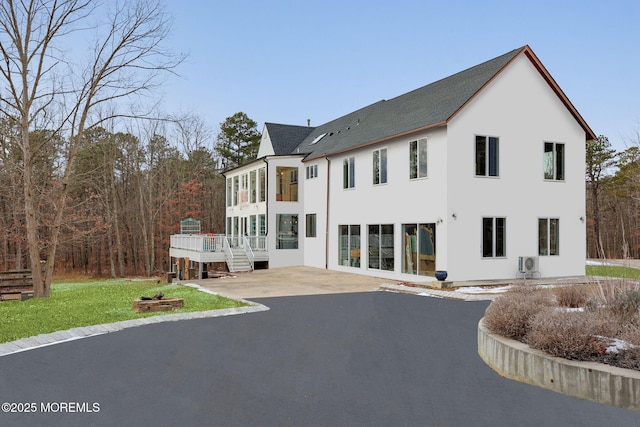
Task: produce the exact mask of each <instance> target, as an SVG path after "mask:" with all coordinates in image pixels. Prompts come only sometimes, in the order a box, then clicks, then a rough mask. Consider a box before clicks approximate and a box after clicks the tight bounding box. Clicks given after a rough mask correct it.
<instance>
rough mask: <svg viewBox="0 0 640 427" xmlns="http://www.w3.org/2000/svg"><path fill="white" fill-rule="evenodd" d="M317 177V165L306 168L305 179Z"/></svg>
mask: <svg viewBox="0 0 640 427" xmlns="http://www.w3.org/2000/svg"><path fill="white" fill-rule="evenodd" d="M317 177H318V165H311V166H307V179H312V178H317Z"/></svg>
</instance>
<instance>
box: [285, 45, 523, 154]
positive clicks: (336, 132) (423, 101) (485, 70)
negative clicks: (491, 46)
mask: <svg viewBox="0 0 640 427" xmlns="http://www.w3.org/2000/svg"><path fill="white" fill-rule="evenodd" d="M523 49H525V48H520V49H515V50H512V51H511V52H508V53H506V54H504V55H501V56H499V57H497V58H494V59H492V60H490V61H487V62H484V63H482V64H480V65H476V66H475V67H472V68H469V69H467V70H465V71H461V72H459V73H457V74H454V75H452V76H450V77H447V78H445V79H442V80H439V81H437V82H435V83H431V84H429V85H427V86H423V87H421V88H419V89H416V90H413V91H411V92H408V93H406V94H404V95H400V96H398V97H396V98H393V99H390V100H386V101H385V100H382V101H379V102H376V103H375V104H371V105H369V106H367V107H364V108H362V109H360V110H357V111H354V112H353V113H350V114H347V115H346V116H343V117H340V118H338V119H335V120H333V121H330V122H328V123H325V124H323V125H320V126H318V127H316V128H315V129H314V130H313V132H311V133H310V134H309V135H308V136H307V137H306V138H305V139H304V141H302V142H301V143H300V144H299V145H298V146H297V147H296V149H295V150H293V153H305V154H307V159H309V158H316V157H321V156H325V155H329V154H335V153H339V152H343V151H348V150H350V149H353V148H356V147H359V146H362V145H366V144H368V143H372V142H375V141H381V140H385V139H387V138H392V137H395V136H399V135H402V134H404V133H408V132H411V131H415V130H418V129H424V128H428V127H433V126H438V125H444V124H445V123H446V122H447V120H449V119H450V118H451V116H453V115H454V114H455V113H456V112H457V111H458V110H459V109H460V108H462V107H463V106H464V104H465V103H466V102H468V101H469V100H470V99H471V98H472V97H473V96H474V95H475V94H476V93H477V92H478V91H479V90H480V89H482V88H483V87H484V86H485V85H486V84H487V83H488V82H489V81H490V80H491V79H492V78H493V77H494V76H495V75H496V74H497V73H498V72H499V71H500V70H502V69H503V68H504V67H505V66H506V65H507V64H508V63H509V62H510V61H511V60H512V59H513V58H514V57H515V56H516V55H518V54H519V53H520V52H521V51H522V50H523ZM322 134H326V135H325V136H324V137H323V138H322V139H320V140H319V141H318V142H317V143H315V144H311V143H312V142H313V141H314V140H315V139H316V138H317V137H318V136H320V135H322Z"/></svg>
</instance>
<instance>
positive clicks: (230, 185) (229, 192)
mask: <svg viewBox="0 0 640 427" xmlns="http://www.w3.org/2000/svg"><path fill="white" fill-rule="evenodd" d="M232 196H233V178H227V206H231V200H232V199H231V198H232Z"/></svg>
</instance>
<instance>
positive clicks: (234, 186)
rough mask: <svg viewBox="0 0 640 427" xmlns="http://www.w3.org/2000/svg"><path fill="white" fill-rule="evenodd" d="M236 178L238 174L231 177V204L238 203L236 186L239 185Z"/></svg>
mask: <svg viewBox="0 0 640 427" xmlns="http://www.w3.org/2000/svg"><path fill="white" fill-rule="evenodd" d="M238 180H239V177H238V176H234V177H233V206H236V205H237V204H238V187H239V186H240V184H239V181H238Z"/></svg>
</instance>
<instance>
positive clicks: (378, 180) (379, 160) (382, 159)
mask: <svg viewBox="0 0 640 427" xmlns="http://www.w3.org/2000/svg"><path fill="white" fill-rule="evenodd" d="M373 183H374V184H386V183H387V149H386V148H382V149H380V150H375V151H374V152H373Z"/></svg>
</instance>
